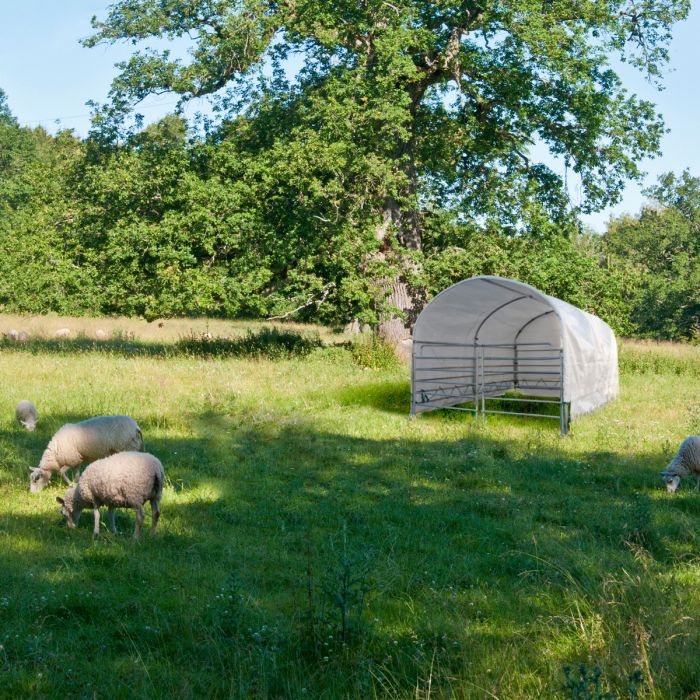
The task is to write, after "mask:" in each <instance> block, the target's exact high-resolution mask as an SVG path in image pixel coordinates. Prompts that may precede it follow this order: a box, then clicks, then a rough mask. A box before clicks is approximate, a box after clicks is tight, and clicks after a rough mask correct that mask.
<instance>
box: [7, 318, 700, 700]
mask: <svg viewBox="0 0 700 700" xmlns="http://www.w3.org/2000/svg"><path fill="white" fill-rule="evenodd" d="M3 322H4V323H6V324H7V325H9V323H8V321H7V319H3ZM222 323H223V322H222ZM316 330H317V329H312V331H313V332H315V331H316ZM197 332H198V331H197ZM236 332H240V334H241V335H242V334H244V333H245V328H243V327H242V326H238V327H236ZM217 333H219V334H220V335H221V336H227V335H228V336H230V335H232V333H233V331H231V330H230V329H229V328H228V327H227V326H226V325H222V326H221V327H219V328H218V330H217ZM177 337H178V335H177V334H175V335H174V336H171V337H170V341H175V340H177ZM322 337H324V338H330V336H327V335H324V334H322ZM159 342H160V341H159ZM673 352H674V353H675V352H676V351H675V350H673ZM684 352H686V351H685V350H679V351H678V353H679V354H681V355H682V354H683V353H684ZM361 365H362V363H360V364H358V362H357V361H356V359H353V355H352V353H351V352H349V351H348V350H343V349H330V350H329V349H320V350H318V351H314V352H312V353H311V354H310V355H308V356H306V357H304V358H302V359H291V360H284V361H276V362H271V361H266V360H248V359H242V358H225V359H221V358H220V359H204V358H201V357H197V356H178V355H175V356H172V357H148V356H145V357H143V356H134V357H129V356H120V355H111V354H108V353H107V354H106V353H102V352H91V351H89V350H84V349H81V350H79V351H77V350H75V349H73V350H71V348H70V347H66V348H63V349H61V350H60V351H58V352H53V351H51V352H49V351H47V352H40V351H37V352H27V351H25V350H24V349H22V348H21V347H5V348H4V350H3V351H2V353H0V382H1V384H2V386H3V387H4V391H3V392H2V394H1V395H0V496H2V498H0V547H2V553H3V557H2V565H1V566H0V645H1V646H2V648H1V649H0V697H8V698H9V697H12V698H16V697H33V696H35V697H49V698H54V697H55V698H59V697H61V698H63V697H93V696H96V697H110V698H134V697H149V698H173V697H177V698H195V697H196V698H202V697H207V698H210V697H212V698H218V697H220V698H230V697H233V698H248V697H260V698H301V697H310V698H344V697H352V698H362V699H364V698H372V697H377V698H385V697H388V698H484V697H496V698H501V699H502V700H504V699H506V698H507V699H509V700H510V699H511V698H515V699H518V698H521V699H525V698H534V697H566V696H565V695H563V694H562V690H561V689H562V687H563V683H564V676H563V668H564V665H566V664H578V663H580V662H584V663H586V664H587V666H588V667H590V668H592V667H594V666H596V665H597V666H600V668H601V669H603V673H604V677H605V679H606V682H607V683H608V684H609V685H610V687H611V688H612V689H613V690H614V691H615V692H616V693H622V692H623V690H624V687H625V685H626V679H627V676H628V675H629V674H630V673H631V672H632V671H634V670H636V669H639V670H640V672H641V673H642V675H643V678H644V689H643V691H642V694H643V697H653V698H678V697H687V696H691V694H692V693H694V692H695V691H696V690H698V688H700V666H699V665H698V663H697V659H698V658H699V657H700V635H699V632H698V625H697V620H698V618H699V617H700V567H699V565H698V554H697V553H698V551H699V545H700V528H698V524H699V523H698V518H699V516H700V497H699V496H698V494H697V493H695V492H694V491H692V490H691V488H690V485H689V484H684V485H683V488H682V490H681V491H680V492H679V493H678V494H676V495H675V497H669V496H668V495H667V494H666V493H665V492H664V491H663V490H662V489H661V481H660V478H659V476H658V472H659V471H660V470H661V469H662V468H663V467H664V466H665V464H666V463H667V461H668V459H670V457H671V456H672V455H673V453H674V452H675V450H676V449H677V446H678V444H679V443H680V441H681V439H682V438H684V437H685V436H687V435H688V434H693V433H699V432H700V423H699V418H700V398H698V397H700V378H699V377H698V375H697V374H692V373H691V374H687V373H686V374H677V373H675V372H674V371H673V370H669V371H667V372H661V373H659V372H656V373H652V372H649V371H648V369H644V370H643V371H640V372H639V373H629V372H627V373H625V374H623V376H622V392H621V397H620V399H619V400H618V401H616V402H614V403H611V404H609V405H608V406H606V407H604V408H603V409H601V410H599V411H597V412H595V413H593V414H590V415H587V416H583V417H581V418H580V419H578V420H577V421H575V422H574V423H573V425H572V433H571V435H570V436H569V437H567V438H565V439H562V438H560V437H559V434H558V424H557V422H556V421H546V420H538V419H528V418H508V417H501V416H493V417H491V416H490V417H489V419H488V423H487V425H486V426H485V427H483V428H479V429H474V428H473V426H472V425H471V421H470V420H469V419H468V418H467V419H465V418H464V416H457V415H454V414H449V413H434V414H428V415H424V416H421V417H420V418H418V419H416V420H409V419H408V418H407V413H408V400H409V392H408V388H409V386H408V384H409V382H408V371H407V370H406V369H403V368H400V367H397V368H393V369H385V370H376V369H366V368H363V367H362V366H361ZM664 367H668V366H667V365H663V364H661V365H659V364H658V363H657V369H659V368H660V369H663V368H664ZM23 398H28V399H31V400H33V401H35V403H36V404H37V406H38V408H39V412H40V422H39V425H38V428H37V430H36V432H34V433H27V432H24V431H22V430H20V429H19V427H18V426H16V425H15V424H14V415H13V414H14V405H15V403H16V402H17V401H18V400H20V399H23ZM99 413H128V414H130V415H132V416H133V417H134V418H135V419H136V420H137V421H138V422H139V424H140V425H141V426H142V428H143V431H144V436H145V442H146V449H148V450H149V451H152V452H153V453H154V454H156V455H157V456H158V457H160V458H161V460H162V461H163V464H164V465H165V469H166V476H167V483H166V489H165V494H164V498H163V504H162V507H163V516H162V518H161V521H160V523H159V534H158V536H157V537H156V538H155V539H151V538H149V537H148V536H147V535H144V537H143V538H142V541H141V542H139V543H134V542H132V540H131V537H130V535H131V532H132V531H133V526H134V517H133V513H130V512H127V511H121V512H119V515H118V517H117V527H118V530H119V531H120V534H119V535H117V536H116V537H115V536H112V535H111V534H110V533H109V532H108V531H106V530H105V531H104V532H103V534H102V535H101V538H100V540H99V541H97V542H95V543H93V542H92V539H91V530H92V515H91V513H87V512H86V513H85V514H84V515H83V519H82V520H81V523H80V527H79V528H78V529H76V530H74V531H70V530H68V529H67V528H66V526H65V524H64V523H62V522H61V519H60V516H59V513H58V506H57V504H56V503H55V497H56V495H59V494H62V493H63V486H61V485H59V484H58V482H57V481H56V480H54V482H52V484H51V486H50V487H49V488H47V489H45V490H44V491H42V492H41V493H39V494H30V493H29V491H28V467H29V466H33V465H36V463H38V460H39V457H40V455H41V452H42V450H43V448H44V447H45V445H46V443H47V442H48V440H49V438H50V436H51V434H52V433H53V432H54V431H55V430H56V429H57V428H58V427H60V425H62V424H63V423H64V422H66V421H68V420H80V419H83V418H86V417H88V416H91V415H95V414H99ZM3 416H4V418H3ZM147 510H148V509H147ZM146 525H148V516H147V520H146ZM343 611H344V612H343ZM344 623H345V633H344V634H343V626H344Z"/></svg>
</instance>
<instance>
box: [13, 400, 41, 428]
mask: <svg viewBox="0 0 700 700" xmlns="http://www.w3.org/2000/svg"><path fill="white" fill-rule="evenodd" d="M15 417H16V418H17V422H18V423H19V424H20V425H23V426H24V427H25V428H26V429H27V430H34V428H36V424H37V421H38V420H39V414H38V413H37V410H36V406H35V405H34V404H33V403H32V402H31V401H26V400H24V401H20V402H19V403H18V404H17V406H16V407H15Z"/></svg>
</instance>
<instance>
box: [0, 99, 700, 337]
mask: <svg viewBox="0 0 700 700" xmlns="http://www.w3.org/2000/svg"><path fill="white" fill-rule="evenodd" d="M263 117H264V115H263ZM268 126H270V128H269V129H266V128H265V127H266V124H265V119H264V118H260V115H258V118H257V119H256V121H255V123H253V122H251V121H250V120H247V119H246V118H244V117H239V118H237V119H234V120H231V121H228V122H225V123H224V124H223V125H222V126H220V127H219V128H217V129H210V130H209V131H207V132H204V133H198V134H196V135H195V134H193V133H191V132H190V131H188V128H187V124H186V123H185V122H184V121H183V120H182V119H181V118H179V117H177V116H170V117H166V118H165V119H163V120H162V121H160V122H159V123H157V124H154V125H151V126H148V127H147V128H145V129H142V130H136V131H134V132H132V133H131V134H130V135H129V136H128V138H125V139H122V140H120V141H119V143H117V144H115V143H112V144H109V145H106V144H105V142H104V141H100V140H99V139H79V138H76V137H75V136H74V135H73V134H72V133H71V132H69V131H63V132H60V133H58V134H57V135H55V136H52V135H49V134H48V133H46V132H45V131H44V130H42V129H40V128H39V129H28V128H25V127H21V126H19V124H18V123H17V121H16V120H15V119H14V117H13V116H12V114H11V112H10V110H9V108H8V105H7V100H6V97H5V95H4V93H2V92H1V91H0V308H1V309H2V310H4V311H6V312H13V313H45V312H56V313H62V314H77V315H80V314H124V315H138V316H143V317H145V318H147V319H155V318H159V317H167V316H179V315H209V316H220V317H229V318H234V317H248V318H260V317H271V316H285V315H289V317H290V318H295V319H301V320H313V321H317V322H321V323H329V324H336V325H342V324H344V323H347V322H348V321H350V320H352V319H358V320H360V321H361V322H366V323H370V324H375V323H377V321H378V318H379V314H380V313H381V308H380V307H379V305H378V303H377V299H378V298H379V297H381V289H380V287H381V285H382V283H383V280H384V279H385V278H384V277H383V274H382V256H381V250H380V251H379V253H380V254H377V252H378V250H377V248H378V242H377V227H378V226H381V221H379V220H376V219H373V218H372V217H371V216H370V217H367V216H360V215H356V213H357V212H358V211H360V210H362V207H363V206H364V204H363V202H362V201H361V192H362V188H358V187H357V179H358V178H365V180H366V189H367V191H368V195H367V196H368V198H369V197H370V196H371V193H370V190H371V187H372V183H371V179H372V173H371V172H359V171H358V172H354V171H353V163H352V162H351V160H349V159H348V158H347V154H344V153H343V152H342V147H343V144H337V145H336V151H334V150H333V144H332V143H329V142H327V141H326V142H323V143H321V142H314V141H313V139H307V140H303V139H298V138H297V139H295V140H294V141H293V142H292V141H285V140H284V139H277V140H276V138H275V137H276V134H275V132H274V128H275V127H274V126H273V122H272V120H271V121H270V124H269V125H268ZM321 148H323V149H324V151H323V153H319V152H318V149H321ZM365 166H366V161H365V162H363V167H365ZM331 171H332V172H331ZM338 173H341V176H339V174H338ZM343 177H347V178H348V179H352V180H353V181H354V184H353V186H352V187H348V189H347V192H346V191H343V189H342V187H341V186H339V183H342V182H343ZM348 193H351V195H352V201H349V199H350V197H349V195H348ZM648 194H649V196H650V198H651V201H653V202H654V204H653V206H648V207H646V208H645V209H644V210H643V211H642V212H641V213H640V214H639V215H638V216H634V217H631V216H628V217H624V218H621V219H618V220H616V221H613V222H611V223H610V225H609V226H608V230H607V232H606V233H605V234H604V235H602V236H598V235H592V234H590V233H586V232H583V231H582V230H581V228H580V227H579V226H577V225H576V224H575V222H574V223H571V224H566V225H563V224H562V225H557V226H554V225H552V223H551V222H548V221H545V220H543V221H541V222H540V223H539V224H538V223H537V222H535V223H534V224H533V223H530V224H529V226H528V228H527V230H526V231H518V230H517V229H504V228H503V227H499V226H497V225H494V223H493V222H491V223H489V222H486V221H477V220H469V219H465V218H464V217H459V216H457V215H456V214H454V213H453V212H450V211H446V210H441V209H437V208H434V207H433V208H431V207H426V208H425V210H424V211H422V212H421V217H422V218H421V225H422V230H423V233H422V245H421V247H420V249H416V250H413V251H411V255H412V256H413V263H414V264H413V265H412V266H409V270H410V273H409V276H408V283H409V285H410V287H411V289H412V291H413V293H414V294H415V295H417V296H418V297H420V298H422V299H424V300H426V299H428V298H430V297H431V296H433V295H434V294H435V293H437V292H438V291H440V290H441V289H444V288H445V287H446V286H448V285H449V284H451V283H453V282H456V281H458V280H460V279H464V278H466V277H469V276H472V275H475V274H495V275H503V276H506V277H513V278H517V279H520V280H522V281H524V282H527V283H530V284H532V285H534V286H536V287H538V288H539V289H541V290H543V291H545V292H547V293H549V294H552V295H554V296H557V297H560V298H562V299H565V300H567V301H569V302H571V303H573V304H575V305H577V306H580V307H582V308H584V309H587V310H589V311H591V312H593V313H596V314H598V315H599V316H601V317H602V318H604V319H605V320H606V321H608V322H609V323H610V324H611V325H612V326H613V327H614V328H615V330H616V331H617V332H618V333H620V334H624V335H629V336H640V337H652V338H667V339H691V338H697V337H698V334H699V333H700V327H699V324H700V262H699V260H700V256H699V253H700V179H698V178H694V177H691V176H690V174H689V173H687V172H684V173H683V174H682V175H681V176H680V177H675V176H673V175H670V174H669V175H666V176H664V177H663V178H661V180H660V181H659V183H658V185H657V186H656V187H654V188H652V189H651V190H650V192H649V193H648ZM387 274H389V273H388V272H387Z"/></svg>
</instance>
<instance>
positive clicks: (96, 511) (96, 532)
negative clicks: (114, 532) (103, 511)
mask: <svg viewBox="0 0 700 700" xmlns="http://www.w3.org/2000/svg"><path fill="white" fill-rule="evenodd" d="M93 513H94V514H95V526H94V527H93V528H92V537H93V539H97V538H98V537H99V536H100V509H99V508H93Z"/></svg>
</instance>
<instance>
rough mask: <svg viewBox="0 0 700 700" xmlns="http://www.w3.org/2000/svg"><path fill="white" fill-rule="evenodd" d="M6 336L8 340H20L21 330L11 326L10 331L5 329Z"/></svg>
mask: <svg viewBox="0 0 700 700" xmlns="http://www.w3.org/2000/svg"><path fill="white" fill-rule="evenodd" d="M5 338H7V340H19V331H18V330H17V329H16V328H10V330H9V331H5Z"/></svg>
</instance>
